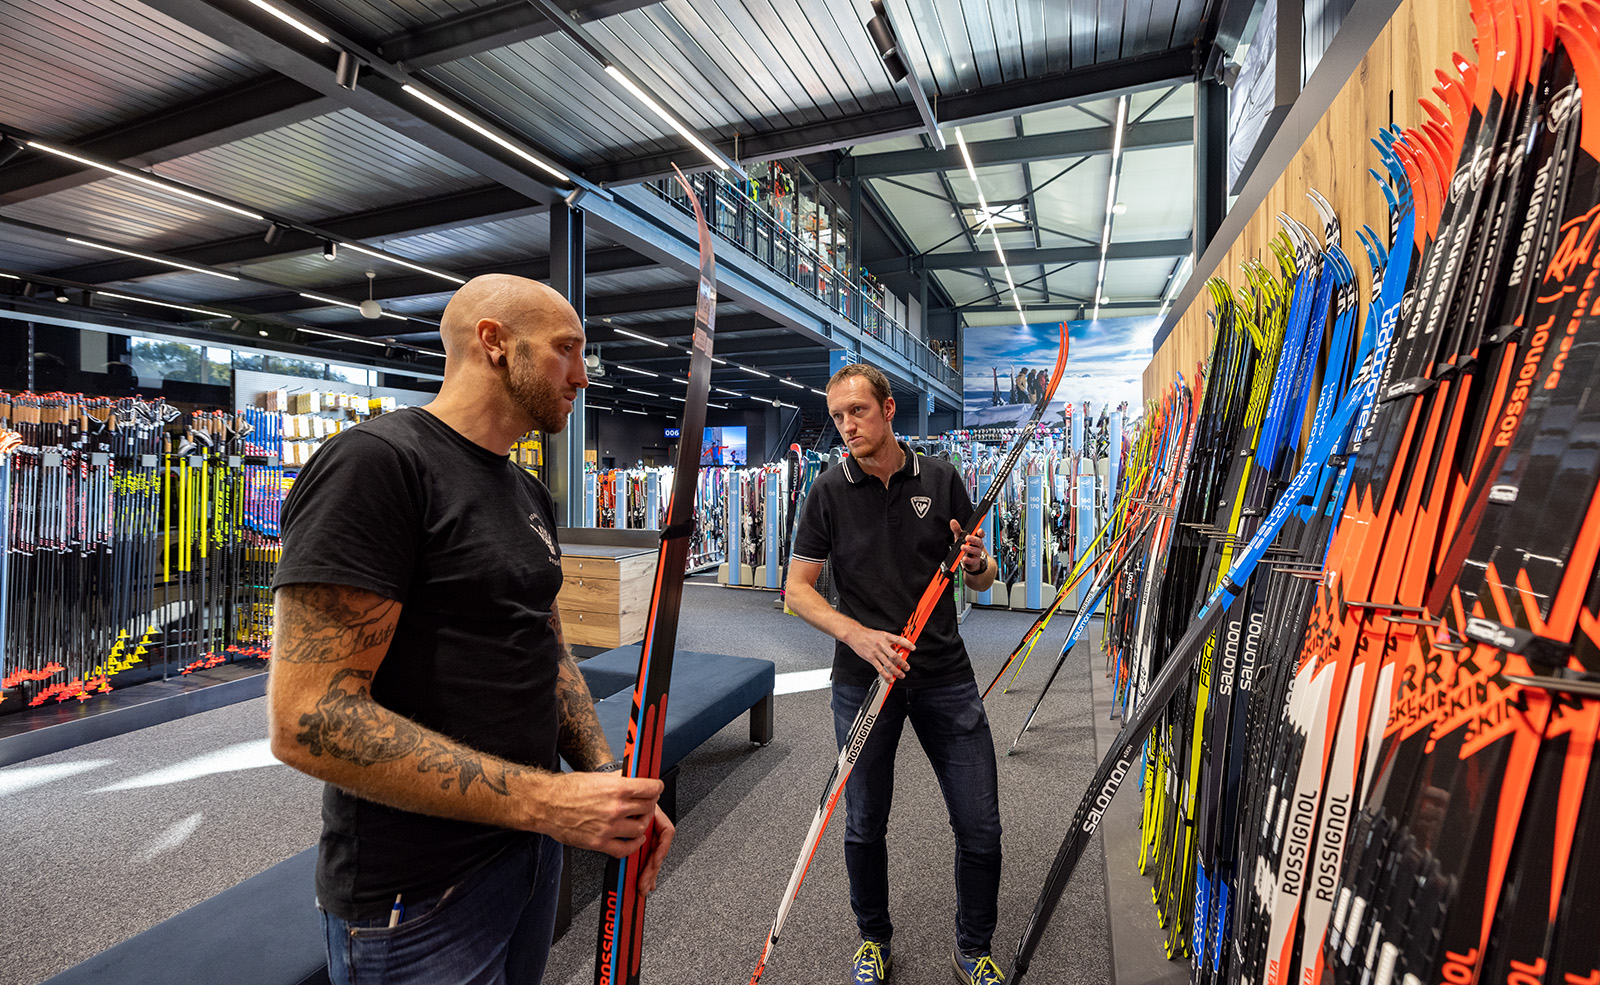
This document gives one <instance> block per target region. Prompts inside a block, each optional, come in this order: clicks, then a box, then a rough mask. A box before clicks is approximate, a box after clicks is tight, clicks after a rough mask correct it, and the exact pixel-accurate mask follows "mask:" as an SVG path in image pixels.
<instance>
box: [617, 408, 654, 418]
mask: <svg viewBox="0 0 1600 985" xmlns="http://www.w3.org/2000/svg"><path fill="white" fill-rule="evenodd" d="M622 412H623V413H624V414H638V415H639V416H640V417H649V416H650V413H649V412H648V411H643V410H634V409H633V408H632V407H624V408H622Z"/></svg>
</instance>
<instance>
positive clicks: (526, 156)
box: [401, 85, 578, 185]
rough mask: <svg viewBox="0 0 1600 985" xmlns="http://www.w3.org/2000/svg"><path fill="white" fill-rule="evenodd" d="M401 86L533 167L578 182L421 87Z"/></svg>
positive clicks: (570, 183) (568, 182)
mask: <svg viewBox="0 0 1600 985" xmlns="http://www.w3.org/2000/svg"><path fill="white" fill-rule="evenodd" d="M401 88H402V89H404V90H405V91H406V92H409V93H411V94H412V95H413V96H416V97H417V98H418V99H420V100H422V101H423V102H425V103H427V104H428V105H429V106H432V107H433V108H434V109H436V110H438V111H439V112H441V113H443V114H444V115H446V116H448V117H450V118H451V119H452V120H455V121H456V122H457V123H459V124H461V125H462V126H464V127H466V128H467V129H468V130H471V131H472V132H473V133H476V134H478V135H479V136H481V137H484V138H487V139H488V140H491V141H493V142H494V143H496V144H498V145H499V146H501V147H503V148H505V149H506V150H508V151H510V152H511V153H513V154H515V155H517V156H518V157H520V158H522V159H523V160H524V161H527V162H528V163H529V164H532V165H533V166H534V167H536V168H538V169H539V170H541V171H543V172H545V173H546V174H551V175H554V176H555V177H556V178H557V179H559V180H561V181H565V182H566V183H567V184H569V185H575V184H577V183H578V179H576V178H574V177H573V176H572V175H570V174H567V173H566V172H565V171H562V170H561V169H560V168H558V167H556V166H555V165H554V164H551V163H549V162H548V161H545V160H543V159H541V158H539V157H536V156H534V155H533V154H530V153H528V152H527V151H525V150H523V149H522V148H521V147H518V146H517V145H516V144H513V143H512V142H511V141H509V140H507V139H506V138H504V137H502V136H500V135H499V134H497V133H495V132H494V131H492V130H490V129H489V128H488V127H486V126H484V125H483V124H481V123H479V122H477V121H476V120H474V119H471V118H470V117H468V116H467V115H466V114H465V113H463V112H461V111H460V110H458V109H455V108H454V107H451V106H447V105H446V104H444V103H443V102H440V101H439V100H438V99H436V98H434V97H433V96H432V95H429V94H428V93H426V92H423V91H422V90H421V89H418V88H417V87H416V86H414V85H404V86H401Z"/></svg>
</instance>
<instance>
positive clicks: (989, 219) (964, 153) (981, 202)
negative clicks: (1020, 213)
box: [956, 127, 1022, 314]
mask: <svg viewBox="0 0 1600 985" xmlns="http://www.w3.org/2000/svg"><path fill="white" fill-rule="evenodd" d="M956 145H957V146H958V147H960V148H961V162H962V163H963V164H965V165H966V166H967V177H968V178H970V179H972V187H973V188H975V189H977V192H978V208H979V209H981V210H982V215H983V224H984V225H985V226H987V227H988V229H989V238H990V239H991V240H993V242H994V253H995V256H997V257H999V258H1000V270H1001V271H1002V272H1004V273H1005V275H1006V286H1007V287H1009V288H1011V303H1012V304H1014V305H1016V307H1017V313H1018V314H1022V298H1021V297H1020V296H1019V295H1018V294H1017V285H1016V282H1015V281H1013V280H1012V279H1011V265H1010V264H1008V263H1006V251H1005V250H1004V249H1003V248H1001V246H1000V230H999V229H998V228H996V227H995V224H994V211H993V210H992V209H990V208H989V200H988V199H987V198H985V197H984V194H983V186H982V185H980V184H978V169H977V168H975V167H973V166H972V153H971V152H970V151H968V150H967V140H966V138H965V137H963V136H962V135H961V128H960V127H956Z"/></svg>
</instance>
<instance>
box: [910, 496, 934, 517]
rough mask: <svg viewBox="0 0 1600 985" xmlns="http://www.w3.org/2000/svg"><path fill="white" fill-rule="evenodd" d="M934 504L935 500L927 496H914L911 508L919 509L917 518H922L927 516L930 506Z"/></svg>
mask: <svg viewBox="0 0 1600 985" xmlns="http://www.w3.org/2000/svg"><path fill="white" fill-rule="evenodd" d="M932 505H933V500H931V499H929V498H928V497H926V496H912V497H911V508H912V509H914V510H916V511H917V518H918V519H921V518H923V517H925V516H927V515H928V508H929V507H930V506H932Z"/></svg>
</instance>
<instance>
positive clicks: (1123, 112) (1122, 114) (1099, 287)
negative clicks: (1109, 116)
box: [1093, 96, 1128, 318]
mask: <svg viewBox="0 0 1600 985" xmlns="http://www.w3.org/2000/svg"><path fill="white" fill-rule="evenodd" d="M1127 121H1128V97H1127V96H1118V97H1117V127H1116V130H1115V135H1114V136H1113V137H1112V138H1111V174H1110V176H1109V177H1108V178H1107V179H1106V224H1105V227H1104V228H1103V229H1101V231H1100V269H1099V270H1098V271H1097V272H1096V273H1095V277H1094V315H1093V317H1094V318H1099V317H1100V302H1101V301H1102V300H1103V299H1104V297H1105V286H1106V253H1107V251H1108V250H1110V249H1111V219H1112V217H1113V215H1115V212H1114V209H1115V208H1116V205H1117V177H1118V176H1119V175H1120V174H1121V172H1122V132H1123V129H1124V126H1125V124H1126V123H1127Z"/></svg>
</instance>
